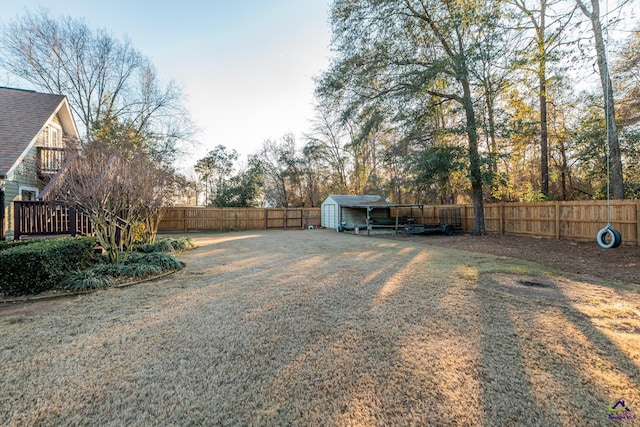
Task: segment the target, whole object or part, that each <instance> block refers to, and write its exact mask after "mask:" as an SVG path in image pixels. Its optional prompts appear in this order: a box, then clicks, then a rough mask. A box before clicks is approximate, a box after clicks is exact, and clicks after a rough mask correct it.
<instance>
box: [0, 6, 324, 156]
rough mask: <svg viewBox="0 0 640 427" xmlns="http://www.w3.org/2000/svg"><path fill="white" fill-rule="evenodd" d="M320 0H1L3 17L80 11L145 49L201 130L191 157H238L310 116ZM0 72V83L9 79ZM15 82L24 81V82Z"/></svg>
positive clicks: (320, 50)
mask: <svg viewBox="0 0 640 427" xmlns="http://www.w3.org/2000/svg"><path fill="white" fill-rule="evenodd" d="M329 3H330V0H242V1H235V0H201V1H197V0H179V1H167V0H153V1H151V0H111V1H86V0H57V1H55V2H53V1H44V0H33V1H31V0H23V1H6V0H5V1H2V14H1V15H0V22H1V23H3V24H4V23H7V22H8V20H9V19H11V18H14V17H15V16H17V15H23V14H24V13H25V11H26V10H31V11H34V10H35V9H36V8H37V7H38V6H43V7H45V8H47V9H48V10H49V13H50V15H51V16H53V17H56V18H57V17H60V16H63V15H64V16H72V17H74V18H83V19H84V20H85V21H86V22H87V23H88V24H89V26H90V27H91V28H94V29H97V28H106V29H107V30H109V31H111V32H112V33H113V34H114V35H115V36H117V37H118V38H120V39H122V38H124V36H125V35H126V36H128V37H129V38H130V39H131V41H132V44H133V46H134V47H135V48H136V49H138V50H139V51H140V52H142V53H143V54H144V55H146V56H147V57H149V58H150V59H151V60H152V62H153V63H154V65H155V66H156V69H157V71H158V73H159V75H160V78H161V79H162V80H163V81H167V80H169V79H173V80H175V81H176V82H178V84H179V85H180V86H181V87H182V88H183V89H184V91H185V93H186V95H187V106H188V108H189V110H190V111H191V115H192V118H193V120H194V121H195V122H196V124H197V126H198V127H199V128H200V129H201V131H202V132H201V134H200V135H199V136H198V140H199V141H200V145H199V146H197V147H195V148H194V149H193V150H192V156H191V159H188V160H187V161H186V162H185V163H186V165H193V164H195V161H196V160H197V159H199V158H202V157H204V156H205V155H206V153H207V152H208V151H209V150H211V149H212V148H213V147H215V146H216V145H218V144H222V145H224V146H226V147H228V148H233V149H235V150H237V151H238V152H239V153H240V154H241V160H246V157H247V155H248V154H250V153H254V152H255V151H257V150H258V149H259V148H260V147H261V145H262V143H263V141H264V140H265V139H269V138H271V139H279V138H280V137H281V136H283V135H284V134H285V133H289V132H292V133H294V134H295V135H296V138H297V140H298V143H299V145H300V144H301V143H302V139H303V134H304V133H305V132H308V131H309V128H310V119H311V118H312V116H313V107H312V104H313V90H314V83H313V77H316V76H318V75H319V74H320V73H321V71H323V70H324V69H326V68H327V66H328V62H329V55H330V53H329V41H330V30H329V26H328V18H327V13H328V9H329ZM5 80H6V78H5V75H4V74H2V75H0V85H2V86H7V85H9V86H11V84H10V83H12V82H11V81H5ZM25 89H32V88H30V87H25Z"/></svg>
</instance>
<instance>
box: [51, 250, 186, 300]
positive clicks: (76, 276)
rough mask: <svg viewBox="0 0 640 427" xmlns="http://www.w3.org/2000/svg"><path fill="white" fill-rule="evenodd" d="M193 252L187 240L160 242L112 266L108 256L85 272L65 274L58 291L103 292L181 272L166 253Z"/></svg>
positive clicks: (96, 259)
mask: <svg viewBox="0 0 640 427" xmlns="http://www.w3.org/2000/svg"><path fill="white" fill-rule="evenodd" d="M192 248H194V245H193V243H192V242H191V240H190V239H162V240H159V241H158V242H156V243H153V244H146V245H142V246H140V247H138V248H136V250H135V251H133V252H131V253H129V254H128V256H127V259H126V260H122V259H121V260H120V262H119V263H112V262H111V261H110V260H109V258H108V257H107V256H104V255H101V256H98V257H96V258H95V259H94V262H93V265H92V266H91V267H89V268H87V269H86V270H84V271H78V272H71V273H68V274H67V275H66V276H65V278H64V279H63V280H62V282H61V284H60V287H61V288H62V289H65V290H68V291H72V292H82V291H88V290H92V289H104V288H107V287H110V286H114V285H122V284H125V283H127V282H130V281H131V280H132V279H136V280H138V279H145V278H148V277H151V276H155V275H158V274H160V273H164V272H167V271H175V270H180V269H181V268H182V264H181V263H180V261H178V260H177V259H176V258H174V257H173V256H172V255H170V254H169V253H167V252H173V251H183V250H189V249H192ZM122 255H123V256H124V254H122Z"/></svg>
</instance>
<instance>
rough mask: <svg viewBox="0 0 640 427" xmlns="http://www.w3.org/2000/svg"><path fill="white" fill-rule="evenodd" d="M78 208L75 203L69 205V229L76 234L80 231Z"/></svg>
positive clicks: (73, 234) (72, 233) (70, 232)
mask: <svg viewBox="0 0 640 427" xmlns="http://www.w3.org/2000/svg"><path fill="white" fill-rule="evenodd" d="M77 215H78V210H77V209H76V207H75V205H70V206H69V207H67V230H69V234H71V235H72V236H75V235H76V233H77V232H78V228H77V226H78V216H77Z"/></svg>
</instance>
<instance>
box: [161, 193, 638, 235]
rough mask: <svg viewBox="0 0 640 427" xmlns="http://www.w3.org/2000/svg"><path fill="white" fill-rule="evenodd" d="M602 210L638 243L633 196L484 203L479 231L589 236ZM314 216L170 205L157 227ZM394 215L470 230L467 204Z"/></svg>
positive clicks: (296, 222) (283, 224)
mask: <svg viewBox="0 0 640 427" xmlns="http://www.w3.org/2000/svg"><path fill="white" fill-rule="evenodd" d="M454 212H455V213H454ZM608 212H610V218H611V221H610V222H611V225H612V226H613V227H614V228H616V229H617V230H618V231H620V234H621V235H622V242H623V244H626V245H629V244H631V245H640V242H639V238H638V236H640V220H639V212H640V201H638V200H613V201H611V204H610V210H609V204H608V202H607V201H576V202H542V203H488V204H485V212H484V213H485V229H486V231H487V232H488V233H498V234H514V235H523V236H535V237H546V238H556V239H569V240H595V238H596V235H597V233H598V231H599V230H600V229H601V228H603V227H604V226H606V225H607V217H608V215H607V214H608ZM223 215H224V218H223ZM320 215H321V212H320V209H319V208H294V209H247V208H242V209H236V208H223V209H220V208H170V209H168V210H167V212H166V214H165V216H164V218H163V219H162V221H161V222H160V229H159V231H164V232H169V231H178V232H188V231H215V230H217V231H220V230H232V229H283V228H308V227H309V226H310V225H311V226H314V227H318V226H319V225H320ZM392 216H395V211H392ZM399 216H408V217H413V218H416V219H418V218H420V221H421V222H423V223H427V224H437V223H451V222H453V221H459V222H460V224H461V227H460V228H461V230H462V231H463V232H470V231H472V230H473V224H474V218H473V217H474V215H473V205H471V204H468V205H467V204H465V205H425V206H424V208H423V209H422V210H420V209H419V208H417V207H413V208H411V207H405V208H400V211H399Z"/></svg>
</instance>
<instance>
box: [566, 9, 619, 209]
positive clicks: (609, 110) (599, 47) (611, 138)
mask: <svg viewBox="0 0 640 427" xmlns="http://www.w3.org/2000/svg"><path fill="white" fill-rule="evenodd" d="M576 2H577V4H578V7H579V8H580V10H581V11H582V13H583V14H584V15H585V16H586V17H587V18H589V20H590V21H591V28H592V30H593V35H594V40H595V46H596V62H597V64H598V73H599V74H600V83H601V85H602V95H603V97H604V110H605V120H606V125H607V144H608V147H609V150H610V166H611V187H612V190H613V198H614V199H624V181H623V177H622V153H621V151H620V142H619V139H618V128H617V125H616V116H615V105H614V102H613V85H612V84H611V77H610V76H609V64H608V59H607V49H606V42H605V38H604V35H603V32H602V22H601V21H600V2H599V0H590V3H591V9H589V7H588V6H587V5H586V4H585V2H583V1H582V0H576Z"/></svg>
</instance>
